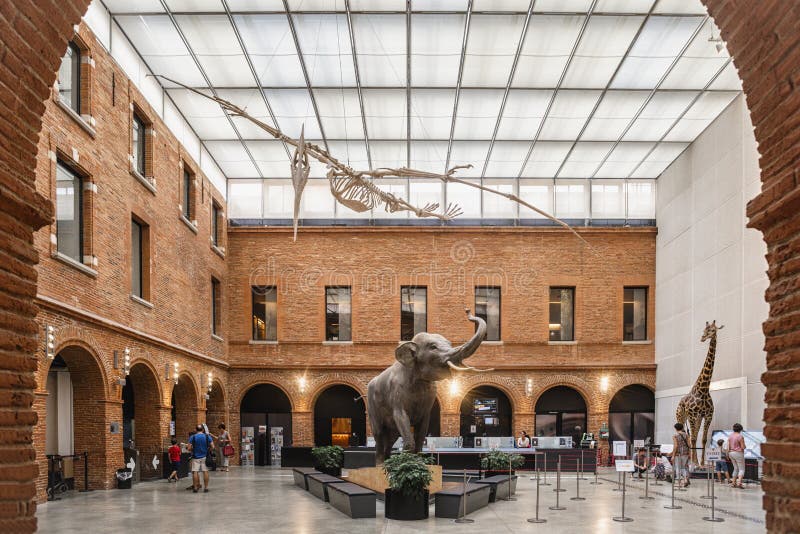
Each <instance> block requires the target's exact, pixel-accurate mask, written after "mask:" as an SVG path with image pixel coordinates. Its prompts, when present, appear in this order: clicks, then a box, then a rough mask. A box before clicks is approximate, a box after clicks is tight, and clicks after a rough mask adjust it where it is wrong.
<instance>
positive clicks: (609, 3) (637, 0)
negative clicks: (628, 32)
mask: <svg viewBox="0 0 800 534" xmlns="http://www.w3.org/2000/svg"><path fill="white" fill-rule="evenodd" d="M654 2H655V0H598V2H597V5H596V6H595V8H594V12H595V13H647V12H648V11H650V8H651V7H652V6H653V3H654Z"/></svg>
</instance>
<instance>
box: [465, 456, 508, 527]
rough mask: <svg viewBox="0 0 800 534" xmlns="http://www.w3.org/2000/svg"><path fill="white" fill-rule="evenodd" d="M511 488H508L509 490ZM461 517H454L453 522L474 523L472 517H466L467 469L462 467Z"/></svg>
mask: <svg viewBox="0 0 800 534" xmlns="http://www.w3.org/2000/svg"><path fill="white" fill-rule="evenodd" d="M510 491H511V490H510V489H509V492H510ZM461 505H462V507H461V517H457V518H456V519H455V523H474V522H475V520H474V519H470V518H469V517H467V470H466V468H465V469H464V495H462V496H461Z"/></svg>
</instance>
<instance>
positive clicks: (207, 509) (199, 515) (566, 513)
mask: <svg viewBox="0 0 800 534" xmlns="http://www.w3.org/2000/svg"><path fill="white" fill-rule="evenodd" d="M591 481H592V479H591V478H590V479H589V480H586V481H581V482H580V494H581V496H582V497H585V498H586V500H585V501H573V500H570V499H571V497H574V496H575V490H576V481H575V475H571V476H564V478H563V479H562V487H564V488H565V489H566V490H567V491H565V492H562V493H561V496H560V501H561V505H562V506H565V507H566V508H567V509H566V510H563V511H552V510H549V509H548V507H549V506H553V505H554V504H555V495H556V494H555V493H554V492H553V488H554V486H553V485H551V486H541V487H540V511H539V515H540V517H543V518H546V519H547V523H544V524H531V523H528V522H527V521H526V519H527V518H529V517H533V516H534V514H535V503H536V483H535V481H532V480H530V478H529V477H528V476H524V477H521V479H520V481H519V487H518V491H517V495H516V497H517V500H516V501H512V502H507V501H502V502H497V503H494V504H490V505H489V506H488V507H487V508H484V509H482V510H480V511H478V512H475V513H474V514H471V515H470V516H469V517H470V518H472V519H474V521H475V522H474V523H472V524H455V523H454V522H453V520H450V519H436V518H434V517H433V507H431V517H430V519H428V520H427V521H412V522H402V521H390V520H387V519H384V517H383V504H382V503H381V502H380V501H379V502H378V514H377V515H378V517H377V518H375V519H358V520H353V519H349V518H348V517H346V516H344V515H343V514H341V513H339V512H338V511H337V510H334V509H332V508H331V507H329V506H328V505H327V504H326V503H323V502H321V501H320V500H318V499H316V498H315V497H314V496H313V495H311V494H310V493H307V492H305V491H303V490H301V489H300V488H298V487H296V486H294V484H293V482H292V476H291V471H289V470H283V471H281V470H274V469H268V468H252V467H249V468H231V471H230V472H229V473H212V474H211V483H210V491H209V493H206V494H204V493H198V494H194V493H192V492H191V491H185V490H184V488H185V487H186V486H187V485H188V484H187V479H183V480H181V482H180V483H179V484H178V485H177V486H176V485H175V484H169V483H167V482H163V481H160V482H144V483H141V484H137V485H135V486H134V488H133V489H132V490H111V491H93V492H89V493H74V492H73V493H72V494H67V495H66V496H65V497H64V498H63V499H62V500H60V501H54V502H48V503H46V504H43V505H40V506H39V507H38V508H37V516H38V518H39V531H40V532H64V533H68V532H80V533H84V534H85V533H86V532H92V533H94V532H103V533H114V532H128V533H129V532H134V531H135V532H140V533H142V534H155V533H159V534H161V533H182V532H189V531H194V532H204V533H217V532H220V533H221V532H235V533H245V532H280V533H284V532H285V533H293V534H327V533H342V532H346V533H352V534H362V533H400V532H408V533H411V532H453V533H455V532H458V533H464V532H492V533H497V532H535V531H540V532H548V534H551V533H553V532H587V533H588V532H591V533H606V532H631V533H633V532H643V533H644V532H647V533H652V532H679V533H681V534H690V533H694V532H697V533H710V532H737V533H742V532H764V530H765V527H764V512H763V510H762V509H761V496H762V492H761V488H760V486H758V485H750V487H749V488H747V489H745V490H734V489H731V488H728V487H722V486H721V485H719V484H717V485H716V487H715V491H716V494H717V496H718V497H719V498H718V499H717V500H716V513H717V516H718V517H721V518H723V519H724V522H721V523H710V522H707V521H703V517H704V516H708V515H709V514H710V508H709V503H710V501H709V500H704V499H700V497H701V496H702V495H705V494H706V483H705V482H704V481H702V482H701V481H695V482H693V484H692V485H691V486H690V488H689V489H688V490H687V491H686V492H676V494H675V495H676V499H675V500H676V505H680V506H682V508H681V509H679V510H667V509H665V508H664V505H668V504H669V503H670V491H669V490H670V486H669V485H661V486H655V485H651V486H650V494H651V495H652V496H654V497H655V498H654V499H653V500H644V499H640V498H639V497H641V496H643V495H644V481H638V480H636V481H634V482H632V483H631V484H629V485H628V486H627V489H628V490H629V491H627V492H626V506H625V515H626V516H628V517H631V518H633V519H634V521H632V522H630V523H618V522H615V521H613V520H612V517H613V516H619V515H620V512H621V509H620V506H621V495H622V493H621V492H615V491H612V490H613V489H614V488H616V487H617V484H616V481H617V475H616V473H613V472H611V471H610V470H606V471H604V472H602V471H601V473H600V482H601V483H602V484H601V485H591V484H589V482H591ZM548 482H555V481H554V480H552V476H550V477H548ZM651 482H652V481H651Z"/></svg>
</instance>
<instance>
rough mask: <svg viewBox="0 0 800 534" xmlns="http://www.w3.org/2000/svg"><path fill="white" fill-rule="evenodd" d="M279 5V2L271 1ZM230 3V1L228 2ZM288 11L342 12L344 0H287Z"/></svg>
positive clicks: (277, 0)
mask: <svg viewBox="0 0 800 534" xmlns="http://www.w3.org/2000/svg"><path fill="white" fill-rule="evenodd" d="M250 1H251V2H260V1H261V0H250ZM272 1H273V2H276V3H278V4H281V9H282V8H283V5H282V2H281V0H272ZM229 2H230V0H229ZM289 9H291V10H292V11H303V10H305V11H344V10H345V2H344V0H289Z"/></svg>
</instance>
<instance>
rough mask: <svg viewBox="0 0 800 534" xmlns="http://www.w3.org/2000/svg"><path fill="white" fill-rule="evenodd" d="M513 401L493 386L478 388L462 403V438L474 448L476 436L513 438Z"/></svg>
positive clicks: (468, 393) (470, 392) (467, 445)
mask: <svg viewBox="0 0 800 534" xmlns="http://www.w3.org/2000/svg"><path fill="white" fill-rule="evenodd" d="M511 435H512V433H511V401H509V400H508V397H507V396H506V394H505V393H503V392H502V391H500V390H499V389H497V388H495V387H492V386H478V387H476V388H473V389H471V390H469V391H468V392H467V394H466V395H465V396H464V399H463V400H462V401H461V436H462V437H463V438H464V446H465V447H472V446H473V445H474V443H475V437H476V436H488V437H499V436H511Z"/></svg>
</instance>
